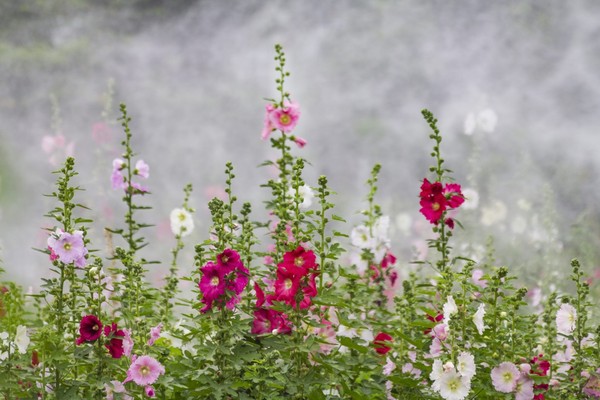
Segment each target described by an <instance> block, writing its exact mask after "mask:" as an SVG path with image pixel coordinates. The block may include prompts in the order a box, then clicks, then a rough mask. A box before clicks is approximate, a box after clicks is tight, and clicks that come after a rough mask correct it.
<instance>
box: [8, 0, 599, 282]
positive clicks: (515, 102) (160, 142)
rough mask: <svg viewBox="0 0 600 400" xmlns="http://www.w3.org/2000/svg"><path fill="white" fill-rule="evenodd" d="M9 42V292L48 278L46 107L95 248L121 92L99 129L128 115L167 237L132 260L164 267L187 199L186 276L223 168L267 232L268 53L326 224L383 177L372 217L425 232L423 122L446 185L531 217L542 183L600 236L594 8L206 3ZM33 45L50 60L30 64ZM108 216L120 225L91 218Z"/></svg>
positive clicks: (582, 4) (18, 28)
mask: <svg viewBox="0 0 600 400" xmlns="http://www.w3.org/2000/svg"><path fill="white" fill-rule="evenodd" d="M166 3H168V2H166ZM4 34H5V35H9V36H7V37H5V39H4V40H5V41H6V42H9V43H12V47H10V48H6V47H5V48H3V49H0V51H2V52H4V54H5V55H8V57H4V56H0V82H1V83H0V121H1V122H0V150H1V151H2V154H1V156H2V158H3V161H2V162H0V166H1V168H2V169H1V170H0V174H1V175H0V179H1V180H2V183H0V188H1V189H0V190H2V192H0V209H1V210H2V214H1V216H0V224H1V226H2V228H3V229H2V230H1V231H0V238H1V240H2V254H1V258H2V259H3V264H2V265H3V267H4V268H5V269H7V270H8V277H9V278H12V279H15V280H17V281H19V282H20V283H23V284H26V285H28V284H34V285H37V284H39V277H40V276H45V275H47V269H48V261H47V258H46V256H44V255H42V254H40V253H37V252H35V251H33V250H31V248H32V247H38V248H39V247H43V246H44V241H45V237H46V234H45V233H44V232H43V231H41V230H40V228H39V227H40V226H44V225H45V224H48V223H50V221H49V220H48V219H45V218H44V217H43V214H44V213H45V212H46V211H47V210H49V209H50V208H51V207H53V205H54V204H53V203H52V201H51V200H50V199H48V198H45V197H42V194H44V193H49V192H51V191H52V190H53V182H54V178H55V177H54V176H53V175H52V174H50V171H51V170H52V167H51V166H50V164H49V163H48V161H47V156H46V155H45V154H44V152H43V151H42V147H41V140H42V137H43V136H44V135H47V134H51V133H52V132H51V115H52V109H51V102H50V95H54V96H55V97H56V99H57V100H58V103H59V105H60V109H61V115H62V131H63V133H64V135H65V137H66V138H67V139H68V140H73V141H75V158H76V163H77V166H78V169H79V172H80V175H79V176H78V178H77V183H78V184H80V185H81V186H82V187H84V188H85V189H86V191H85V192H81V193H80V194H79V196H80V197H79V198H80V199H81V201H82V202H83V203H85V204H88V205H90V206H91V207H93V208H94V209H95V211H94V212H93V213H88V214H84V215H91V216H94V217H96V216H98V215H104V216H103V217H101V218H102V220H101V221H100V222H98V223H97V224H95V225H94V231H93V232H92V234H93V236H94V237H95V238H99V237H101V234H100V232H99V230H100V229H101V227H103V226H105V225H108V226H112V227H116V226H118V225H119V224H120V221H122V217H121V215H122V214H123V212H124V210H123V207H122V205H121V204H120V203H119V202H118V200H119V197H120V194H119V193H116V192H113V191H112V190H111V188H110V181H109V176H110V172H111V161H112V159H113V158H114V157H117V156H118V155H119V153H120V150H119V148H118V142H119V141H120V140H121V139H122V137H123V134H122V132H121V131H120V130H118V126H117V125H115V126H114V132H115V134H116V138H115V139H114V140H113V145H112V149H113V150H112V151H109V150H106V149H100V148H99V147H98V146H97V145H96V144H95V143H94V141H93V140H92V136H91V127H92V125H93V124H94V123H95V122H97V121H100V120H101V117H100V114H101V112H102V107H103V106H102V93H103V92H105V91H106V87H107V82H108V80H109V79H114V81H115V87H116V93H115V101H114V104H113V110H112V112H113V114H112V116H111V118H112V119H114V118H116V117H117V116H118V112H117V110H118V103H119V102H125V103H127V106H128V109H129V113H130V115H131V117H132V118H133V122H132V125H131V126H132V130H133V134H134V138H133V147H134V149H135V150H136V152H137V153H139V154H140V156H139V158H143V159H144V160H145V161H146V162H147V163H148V164H149V165H150V167H151V171H150V172H151V177H150V179H149V181H148V182H147V184H148V186H150V188H151V189H152V191H153V194H152V195H151V196H149V197H147V198H145V199H144V203H145V204H149V205H152V206H153V207H154V210H153V211H151V212H147V213H144V214H140V215H141V216H142V217H141V219H142V220H143V221H144V222H149V223H155V224H157V225H158V226H159V228H160V229H158V228H156V229H148V230H146V237H147V238H148V239H149V240H150V242H151V243H153V246H151V248H149V249H147V250H145V256H147V257H148V258H158V259H159V260H160V261H162V262H163V263H165V264H167V263H168V262H169V253H168V249H169V248H170V247H171V246H172V245H173V239H172V237H171V236H170V235H169V234H168V228H166V225H165V224H166V223H167V220H168V214H169V211H170V210H171V209H172V208H174V207H177V206H179V205H180V204H181V201H182V190H181V188H182V187H183V185H184V184H185V183H187V182H191V183H193V185H194V188H195V191H194V195H193V198H192V201H191V204H192V205H193V206H195V207H196V208H197V209H198V216H197V227H196V229H197V231H196V232H195V233H194V235H192V236H191V237H190V238H189V240H187V244H188V247H187V250H186V253H185V255H184V263H187V266H188V268H191V249H192V248H193V246H192V244H193V243H195V242H199V241H201V240H203V239H204V238H205V237H206V231H207V227H208V224H209V222H208V219H207V212H206V202H207V200H208V195H205V191H206V188H207V187H210V186H218V185H222V182H223V181H224V174H223V171H224V165H225V162H227V161H232V162H233V163H234V165H235V170H236V175H237V178H236V180H235V181H234V190H235V192H236V193H235V194H236V195H237V196H238V197H239V198H240V200H241V201H246V200H249V201H252V202H253V205H254V210H255V212H254V216H255V217H256V218H257V219H263V218H264V212H261V210H260V207H261V203H260V200H261V199H263V198H264V196H265V195H266V193H265V189H260V188H259V187H258V185H259V184H260V183H263V182H265V181H266V180H267V179H268V178H269V173H268V170H267V169H264V168H262V169H261V168H256V166H257V165H258V164H259V163H261V162H262V161H263V160H264V159H266V158H269V157H274V156H275V154H274V153H272V151H271V150H269V148H268V144H267V143H266V142H263V141H261V140H260V131H261V128H262V121H263V113H264V104H265V101H264V100H263V99H264V98H267V97H272V96H275V94H276V93H275V84H274V79H275V72H274V66H275V65H274V61H273V56H274V50H273V45H274V44H275V43H281V44H282V45H283V46H284V49H285V51H286V53H287V59H288V65H287V67H288V69H289V70H290V71H291V76H290V78H289V80H288V82H289V83H288V85H287V89H288V91H289V92H290V93H291V95H292V98H293V99H295V100H296V101H298V102H299V103H300V105H301V109H302V116H301V120H300V123H299V125H298V128H297V130H296V133H297V134H298V135H299V136H301V137H304V138H306V139H307V141H308V146H307V147H306V148H305V149H304V150H302V151H298V152H297V154H302V155H303V156H305V157H306V158H307V159H308V160H310V162H311V163H312V165H311V166H307V170H306V176H307V181H308V183H309V184H312V185H316V178H317V177H318V176H319V175H321V174H325V175H327V176H328V178H329V182H330V186H331V187H332V188H333V189H334V190H336V191H337V192H338V193H339V194H338V196H337V198H336V201H337V202H339V205H340V208H339V209H338V210H337V211H336V213H338V214H342V215H343V216H345V217H348V218H349V219H352V220H353V221H355V220H356V216H355V214H354V213H355V212H356V211H357V210H359V209H360V208H361V207H362V206H363V205H362V203H360V201H361V200H362V199H363V198H364V197H365V195H366V187H365V186H364V181H365V180H366V179H367V178H368V174H369V170H370V168H371V167H372V165H373V164H374V163H376V162H379V163H381V164H382V173H381V176H380V185H379V186H380V192H379V194H378V200H379V202H380V203H381V204H382V205H383V211H384V212H385V213H390V214H392V215H393V216H394V215H396V214H397V213H400V212H402V211H406V212H409V213H410V215H411V216H413V218H418V198H417V195H418V190H419V185H420V180H421V179H422V178H423V177H424V176H425V175H426V173H427V167H428V166H429V165H430V164H431V159H430V157H429V152H430V151H431V150H430V149H431V142H430V140H429V139H428V135H429V131H428V128H427V126H426V124H425V122H424V121H423V119H422V117H421V114H420V110H421V109H422V108H428V109H430V110H432V111H433V112H434V114H435V115H436V116H437V118H438V119H439V125H440V128H441V131H442V134H443V135H444V141H443V142H442V151H443V153H444V155H445V158H446V161H447V166H448V167H449V168H451V169H452V170H453V171H454V176H455V178H456V179H457V181H458V182H462V183H463V185H465V186H466V185H467V182H468V179H470V178H469V176H472V175H473V174H475V175H476V174H478V173H480V174H483V176H489V177H490V178H489V180H487V182H488V184H487V185H486V186H484V187H478V190H479V191H480V192H481V193H482V195H485V196H486V198H487V199H490V198H495V197H497V198H500V199H503V201H506V202H507V203H510V202H511V201H513V202H514V201H516V200H517V199H518V198H520V197H525V198H529V199H534V200H535V199H541V197H542V192H543V190H544V189H543V188H544V186H545V185H548V184H550V185H551V187H552V189H553V192H554V196H555V201H556V209H557V212H558V215H559V217H558V219H557V221H558V223H559V224H560V228H561V229H564V232H567V231H568V230H569V228H570V225H571V224H572V223H574V221H575V218H576V217H577V216H579V215H581V214H582V213H583V212H587V213H588V215H591V218H595V219H596V220H597V219H598V201H599V197H600V196H599V190H598V184H597V177H598V172H599V166H600V158H599V157H598V151H599V150H600V139H599V137H598V127H599V126H600V117H599V114H598V110H599V109H600V75H599V74H598V71H600V41H599V40H598V37H600V3H598V2H594V1H569V2H565V1H530V2H523V1H503V2H482V1H474V0H471V1H456V2H446V1H420V2H416V1H413V2H395V1H384V0H381V1H370V2H360V1H317V0H310V1H296V2H289V1H288V2H283V1H270V2H265V1H258V0H252V1H243V2H242V1H240V2H209V1H199V2H196V3H190V4H188V5H186V6H181V7H179V9H177V10H171V11H170V12H167V13H162V14H159V15H157V16H154V15H153V14H152V13H150V12H145V13H142V12H140V11H139V10H135V9H133V8H123V10H122V11H118V10H117V11H115V8H114V7H113V8H112V9H109V8H105V7H102V6H96V7H91V8H90V7H88V8H82V9H73V10H72V11H69V10H66V11H65V10H62V11H61V13H59V14H58V15H57V17H56V18H55V19H45V20H43V21H35V23H29V24H23V25H15V26H14V29H12V30H11V31H10V32H7V31H5V33H4ZM34 42H42V43H45V45H44V46H45V47H43V48H42V49H41V50H39V52H38V53H35V54H37V56H36V57H32V58H28V55H27V54H28V53H27V54H26V50H28V51H31V48H30V46H31V45H32V43H34ZM21 51H22V53H21ZM0 54H2V53H0ZM35 60H38V61H35ZM39 60H41V61H39ZM486 108H491V109H493V110H494V111H495V112H496V113H497V115H498V124H497V127H496V129H495V131H494V132H493V133H481V132H478V133H477V132H476V133H475V134H474V135H473V136H466V135H464V134H463V124H464V120H465V117H466V116H467V114H468V113H469V112H478V111H481V110H483V109H486ZM117 138H118V139H117ZM474 143H476V144H477V145H478V146H479V149H480V154H479V160H480V161H479V162H478V164H477V165H476V166H475V167H474V168H473V167H472V166H470V165H469V163H468V159H469V158H470V157H471V156H472V154H471V149H472V146H473V144H474ZM106 199H108V200H106ZM482 200H483V198H482ZM535 204H536V203H535V201H534V206H535ZM110 205H112V207H113V214H114V216H113V217H110V216H106V214H102V209H103V208H106V207H109V206H110ZM538 205H539V204H538ZM540 207H541V206H540ZM165 228H166V229H165ZM339 228H342V229H345V230H347V231H349V229H350V226H349V225H348V226H346V227H345V228H344V227H339ZM596 232H597V231H596ZM489 233H491V232H488V231H485V229H484V230H483V233H482V235H483V236H485V235H487V234H489ZM261 234H262V233H261ZM506 234H507V235H509V234H510V233H506ZM458 235H460V231H457V236H458ZM397 240H398V241H402V240H405V241H407V240H408V239H406V238H403V237H401V236H399V237H398V239H397ZM597 241H598V239H597V238H596V239H595V242H594V243H597ZM95 244H96V246H95V247H96V248H100V249H102V248H103V247H104V244H103V243H102V242H101V241H97V242H96V243H95ZM396 245H397V246H398V247H400V248H403V249H405V248H406V247H407V244H406V243H400V242H397V243H395V244H394V246H396ZM521 251H524V252H526V251H527V249H522V250H521ZM409 258H410V257H408V255H406V256H403V257H402V261H403V262H404V263H405V262H407V261H408V260H409ZM499 258H500V259H502V257H501V256H500V257H499ZM165 269H166V267H165Z"/></svg>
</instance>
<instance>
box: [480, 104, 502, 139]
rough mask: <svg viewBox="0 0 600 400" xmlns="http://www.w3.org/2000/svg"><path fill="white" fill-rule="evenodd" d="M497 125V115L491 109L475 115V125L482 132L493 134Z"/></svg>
mask: <svg viewBox="0 0 600 400" xmlns="http://www.w3.org/2000/svg"><path fill="white" fill-rule="evenodd" d="M497 123H498V115H497V114H496V112H495V111H494V110H492V109H491V108H486V109H485V110H483V111H481V112H479V114H477V125H478V126H479V127H480V128H481V130H482V131H484V132H488V133H490V132H494V130H495V129H496V124H497Z"/></svg>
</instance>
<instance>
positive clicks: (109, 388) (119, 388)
mask: <svg viewBox="0 0 600 400" xmlns="http://www.w3.org/2000/svg"><path fill="white" fill-rule="evenodd" d="M104 390H105V391H106V400H114V398H115V395H114V394H115V393H126V390H125V385H123V384H122V383H121V382H119V381H110V384H108V383H105V384H104ZM125 398H131V397H129V396H127V395H125V396H124V397H123V399H125Z"/></svg>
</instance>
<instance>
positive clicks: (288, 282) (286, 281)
mask: <svg viewBox="0 0 600 400" xmlns="http://www.w3.org/2000/svg"><path fill="white" fill-rule="evenodd" d="M283 285H284V286H285V288H286V289H287V290H289V289H291V288H292V280H291V279H289V278H288V279H286V280H285V281H283Z"/></svg>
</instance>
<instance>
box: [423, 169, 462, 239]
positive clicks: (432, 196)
mask: <svg viewBox="0 0 600 400" xmlns="http://www.w3.org/2000/svg"><path fill="white" fill-rule="evenodd" d="M419 197H420V198H421V201H420V204H421V209H420V210H419V211H421V213H422V214H423V215H424V216H425V218H427V220H428V221H429V222H431V223H432V224H433V225H437V224H438V223H439V222H440V219H441V218H442V217H443V216H444V213H445V212H446V210H452V209H455V208H458V207H460V205H461V204H462V203H464V201H465V198H464V196H463V195H462V192H461V191H460V185H459V184H458V183H447V184H445V185H442V183H441V182H433V183H431V182H429V180H427V178H425V179H423V184H422V185H421V193H420V194H419ZM444 222H445V223H446V225H448V226H449V227H450V228H451V229H452V228H454V220H453V219H452V218H447V219H446V220H445V221H444Z"/></svg>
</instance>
